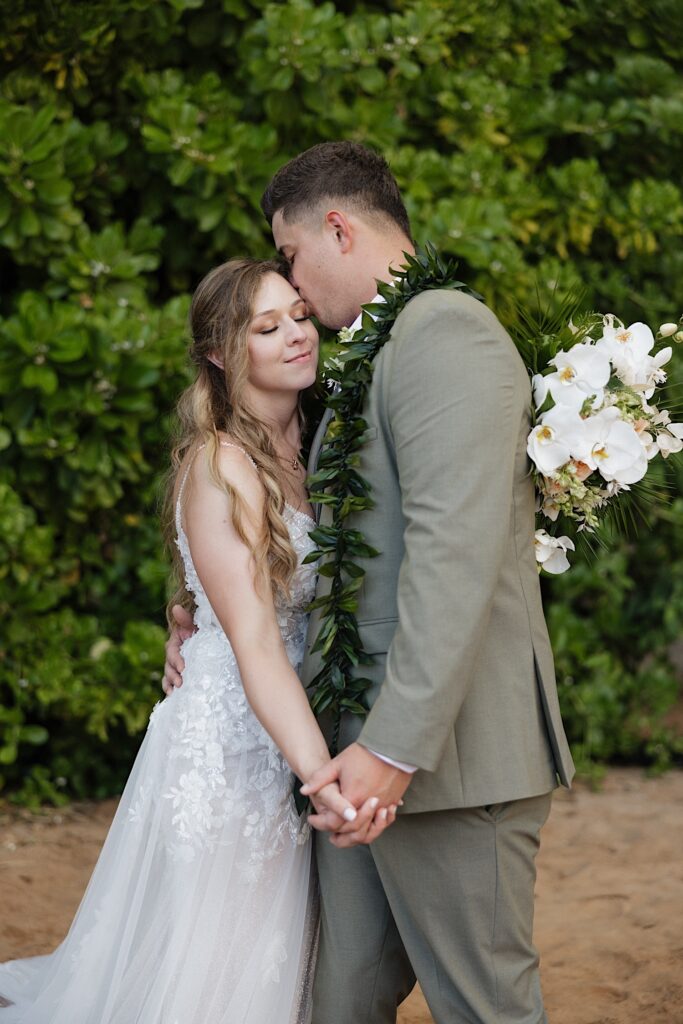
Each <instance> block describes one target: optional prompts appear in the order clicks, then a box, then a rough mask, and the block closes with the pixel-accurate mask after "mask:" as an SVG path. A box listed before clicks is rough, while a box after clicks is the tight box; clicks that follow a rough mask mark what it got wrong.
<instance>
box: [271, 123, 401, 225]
mask: <svg viewBox="0 0 683 1024" xmlns="http://www.w3.org/2000/svg"><path fill="white" fill-rule="evenodd" d="M324 199H346V200H347V201H349V202H351V203H353V205H354V206H355V207H356V208H357V209H358V210H359V212H360V213H365V214H369V215H370V216H372V215H373V214H374V215H377V214H379V215H380V216H384V217H388V218H389V219H390V220H392V221H393V222H394V223H395V224H396V225H398V227H399V228H400V229H401V231H402V232H403V233H404V234H405V235H406V236H407V237H408V238H411V237H412V235H411V231H410V220H409V218H408V212H407V210H406V208H405V205H404V203H403V199H402V198H401V193H400V191H399V187H398V185H397V184H396V179H395V178H394V176H393V174H392V173H391V171H390V170H389V165H388V163H387V162H386V160H385V159H384V157H383V156H381V155H380V154H379V153H375V152H374V150H372V149H368V148H367V147H366V146H361V144H360V143H359V142H321V143H319V144H318V145H317V146H312V147H311V148H310V149H307V150H305V151H304V152H303V153H299V155H298V156H295V157H294V159H293V160H290V161H289V163H286V164H285V165H284V167H281V168H280V170H279V171H278V172H277V173H276V175H275V176H274V178H273V179H272V181H271V182H270V184H269V185H268V188H267V189H266V190H265V192H264V193H263V196H262V197H261V209H262V210H263V212H264V214H265V216H266V219H267V221H268V223H269V224H272V223H273V217H274V215H275V214H276V213H277V211H278V210H280V211H281V212H282V216H283V218H284V219H285V220H289V221H291V220H292V219H294V218H295V217H296V216H297V215H298V214H299V215H300V214H301V213H303V212H305V211H306V210H310V209H313V208H315V207H316V206H317V205H318V203H320V202H321V201H322V200H324Z"/></svg>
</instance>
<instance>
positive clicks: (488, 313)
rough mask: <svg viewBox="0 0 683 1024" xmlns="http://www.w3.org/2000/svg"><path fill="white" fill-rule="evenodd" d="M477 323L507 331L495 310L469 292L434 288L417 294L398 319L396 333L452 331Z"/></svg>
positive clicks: (494, 329) (496, 330) (502, 331)
mask: <svg viewBox="0 0 683 1024" xmlns="http://www.w3.org/2000/svg"><path fill="white" fill-rule="evenodd" d="M475 324H476V325H477V326H479V327H485V328H488V329H489V330H492V331H495V332H496V333H502V334H504V333H505V330H504V328H503V326H502V324H501V323H500V321H499V320H498V317H497V316H496V315H495V313H494V312H493V310H492V309H489V307H488V306H487V305H486V304H485V303H484V302H482V301H481V300H480V299H475V298H474V297H473V296H472V295H468V294H467V293H466V292H463V291H459V290H455V289H452V288H432V289H429V290H427V291H424V292H420V294H419V295H415V296H414V297H413V298H412V299H410V301H409V302H407V303H406V305H405V307H404V308H403V310H402V311H401V313H400V314H399V316H398V317H397V318H396V325H395V328H396V332H397V333H399V334H400V333H403V332H404V331H405V332H406V333H413V332H414V331H415V330H424V329H426V328H427V327H430V328H431V329H434V328H441V329H443V330H445V331H448V332H452V331H457V330H459V329H463V328H467V326H468V325H469V326H473V325H475Z"/></svg>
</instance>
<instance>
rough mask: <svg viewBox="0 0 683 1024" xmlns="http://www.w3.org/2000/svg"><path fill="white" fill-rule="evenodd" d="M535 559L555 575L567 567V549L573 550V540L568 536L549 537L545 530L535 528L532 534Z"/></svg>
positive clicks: (564, 570)
mask: <svg viewBox="0 0 683 1024" xmlns="http://www.w3.org/2000/svg"><path fill="white" fill-rule="evenodd" d="M534 548H535V551H536V561H537V562H538V564H539V565H540V566H541V568H543V569H545V571H546V572H550V573H552V574H553V575H555V576H558V575H559V574H560V573H563V572H566V571H567V569H568V568H569V559H568V558H567V551H574V550H575V548H574V541H573V540H570V538H569V537H551V536H550V534H549V533H546V531H545V530H536V533H535V534H534Z"/></svg>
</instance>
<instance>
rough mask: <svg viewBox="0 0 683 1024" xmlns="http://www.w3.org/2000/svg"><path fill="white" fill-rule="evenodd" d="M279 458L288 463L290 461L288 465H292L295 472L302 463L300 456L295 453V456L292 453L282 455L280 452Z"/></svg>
mask: <svg viewBox="0 0 683 1024" xmlns="http://www.w3.org/2000/svg"><path fill="white" fill-rule="evenodd" d="M278 459H283V460H284V461H285V462H286V463H288V465H290V466H291V467H292V470H293V471H294V472H296V471H297V470H298V468H299V466H300V465H301V463H300V462H299V456H298V455H293V456H292V455H280V454H279V453H278Z"/></svg>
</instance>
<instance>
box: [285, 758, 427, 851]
mask: <svg viewBox="0 0 683 1024" xmlns="http://www.w3.org/2000/svg"><path fill="white" fill-rule="evenodd" d="M411 779H412V775H411V774H410V772H404V771H401V770H400V768H395V767H394V766H393V765H389V764H386V762H384V761H382V760H381V759H380V758H379V757H376V756H375V755H374V754H371V753H370V751H369V750H366V749H365V747H362V746H361V745H360V744H359V743H352V744H351V746H350V747H347V748H346V750H343V751H342V752H341V754H339V755H338V756H337V757H335V758H333V759H332V760H331V761H329V762H328V763H327V764H326V765H323V767H322V768H319V769H318V771H317V772H315V774H314V775H312V776H311V778H310V779H309V780H308V781H307V783H306V785H304V786H302V788H301V792H302V794H303V795H304V796H310V797H311V798H313V797H314V796H315V794H317V793H318V792H319V791H320V790H322V788H323V786H326V785H328V784H329V783H330V782H335V781H336V782H338V783H339V786H340V788H341V791H342V795H343V796H344V797H346V799H347V800H349V801H350V802H351V803H352V804H353V805H354V807H356V808H359V818H360V817H361V815H362V820H361V821H359V820H356V821H353V822H348V823H347V822H345V823H344V824H342V825H340V827H339V828H338V829H337V830H336V831H335V833H334V835H333V836H332V842H333V843H334V845H335V846H339V847H346V846H355V845H357V844H358V843H366V842H371V841H372V839H370V838H369V835H370V833H369V822H368V821H366V820H365V818H366V816H367V810H366V813H365V814H363V810H364V809H367V808H368V806H369V801H371V800H372V798H373V797H374V798H375V799H376V800H377V802H378V803H377V804H376V806H379V807H380V808H390V807H392V806H394V805H396V804H399V803H400V802H401V797H402V796H403V794H404V793H405V791H406V789H407V788H408V786H409V785H410V781H411ZM374 838H376V837H374Z"/></svg>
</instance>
